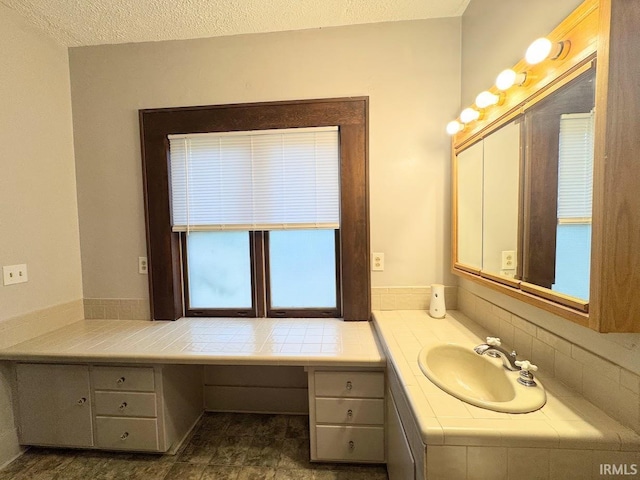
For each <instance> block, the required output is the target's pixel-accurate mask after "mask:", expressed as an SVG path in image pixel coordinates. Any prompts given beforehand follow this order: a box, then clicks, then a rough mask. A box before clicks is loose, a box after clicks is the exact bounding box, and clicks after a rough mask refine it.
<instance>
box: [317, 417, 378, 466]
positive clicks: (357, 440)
mask: <svg viewBox="0 0 640 480" xmlns="http://www.w3.org/2000/svg"><path fill="white" fill-rule="evenodd" d="M316 453H317V459H318V460H343V461H360V462H384V428H383V427H338V426H332V425H319V426H316Z"/></svg>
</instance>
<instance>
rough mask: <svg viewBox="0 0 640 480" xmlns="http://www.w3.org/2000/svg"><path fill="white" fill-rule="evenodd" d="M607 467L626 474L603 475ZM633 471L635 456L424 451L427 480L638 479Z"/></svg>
mask: <svg viewBox="0 0 640 480" xmlns="http://www.w3.org/2000/svg"><path fill="white" fill-rule="evenodd" d="M606 465H615V466H616V468H618V469H622V470H621V471H623V472H624V469H625V468H626V471H627V472H628V473H627V474H626V475H624V474H622V475H603V474H602V473H603V472H606V470H604V468H606ZM601 469H602V471H601ZM619 471H620V470H619ZM634 471H636V472H637V473H638V474H640V453H638V452H616V451H608V450H567V449H547V448H526V447H524V448H510V447H481V446H479V447H463V446H446V445H445V446H428V447H427V478H428V479H429V480H452V479H455V480H465V479H466V480H486V479H488V478H490V479H492V480H589V479H593V480H596V479H603V478H637V475H634V474H632V473H633V472H634ZM630 474H631V475H630Z"/></svg>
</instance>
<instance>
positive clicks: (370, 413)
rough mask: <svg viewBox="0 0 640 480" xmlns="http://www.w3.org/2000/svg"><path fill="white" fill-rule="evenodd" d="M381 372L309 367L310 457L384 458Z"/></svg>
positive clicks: (346, 459)
mask: <svg viewBox="0 0 640 480" xmlns="http://www.w3.org/2000/svg"><path fill="white" fill-rule="evenodd" d="M384 383H385V382H384V372H383V371H381V370H375V371H374V370H366V371H365V370H358V371H355V370H335V369H334V370H321V369H309V422H310V436H311V460H312V461H338V462H340V461H344V462H363V463H366V462H372V463H382V462H384V461H385V452H384V422H385V411H384V392H385V387H384Z"/></svg>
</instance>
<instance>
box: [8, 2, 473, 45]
mask: <svg viewBox="0 0 640 480" xmlns="http://www.w3.org/2000/svg"><path fill="white" fill-rule="evenodd" d="M0 3H3V4H5V5H6V6H8V7H10V8H12V9H14V10H16V11H17V12H18V13H19V14H21V15H22V16H24V17H26V18H27V19H29V20H30V21H31V22H33V23H34V24H36V25H37V26H38V27H40V28H41V29H43V30H45V31H46V32H47V33H48V34H49V35H50V36H52V37H53V38H55V39H57V40H58V41H59V42H61V43H62V44H64V45H67V46H70V47H71V46H81V45H101V44H110V43H128V42H149V41H159V40H178V39H187V38H201V37H217V36H222V35H237V34H243V33H260V32H277V31H285V30H302V29H307V28H320V27H333V26H341V25H355V24H363V23H377V22H390V21H399V20H417V19H425V18H437V17H453V16H459V15H462V13H463V12H464V9H465V8H466V6H467V4H468V3H469V0H0Z"/></svg>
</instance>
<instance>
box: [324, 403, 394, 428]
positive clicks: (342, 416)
mask: <svg viewBox="0 0 640 480" xmlns="http://www.w3.org/2000/svg"><path fill="white" fill-rule="evenodd" d="M316 422H318V423H353V424H370V425H371V424H374V425H375V424H379V425H382V424H384V400H383V399H371V398H316Z"/></svg>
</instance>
